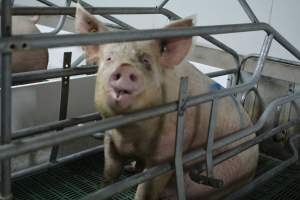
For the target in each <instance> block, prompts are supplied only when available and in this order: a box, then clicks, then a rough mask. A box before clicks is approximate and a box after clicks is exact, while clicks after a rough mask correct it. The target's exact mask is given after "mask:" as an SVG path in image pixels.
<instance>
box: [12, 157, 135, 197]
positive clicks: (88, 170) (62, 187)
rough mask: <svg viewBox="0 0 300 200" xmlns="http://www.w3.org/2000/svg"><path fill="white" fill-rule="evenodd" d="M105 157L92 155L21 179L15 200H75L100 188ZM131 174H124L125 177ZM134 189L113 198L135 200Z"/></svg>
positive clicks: (18, 181) (17, 185) (14, 189)
mask: <svg viewBox="0 0 300 200" xmlns="http://www.w3.org/2000/svg"><path fill="white" fill-rule="evenodd" d="M102 172H103V155H101V154H98V155H93V156H89V157H87V158H84V159H81V160H77V161H74V162H71V163H68V164H67V165H64V166H59V167H55V168H52V169H50V170H47V171H45V172H41V173H38V174H35V175H32V176H28V177H24V178H20V179H18V180H16V181H15V182H14V183H13V193H14V197H15V200H75V199H80V198H82V197H83V196H85V195H86V194H89V193H91V192H94V191H96V190H98V189H100V188H101V182H102V180H103V176H102V174H101V173H102ZM129 175H130V174H128V173H127V174H123V175H122V178H125V177H127V176H129ZM134 193H135V188H132V189H129V190H128V191H126V192H123V193H121V194H118V195H115V196H114V197H113V199H118V200H129V199H133V196H134Z"/></svg>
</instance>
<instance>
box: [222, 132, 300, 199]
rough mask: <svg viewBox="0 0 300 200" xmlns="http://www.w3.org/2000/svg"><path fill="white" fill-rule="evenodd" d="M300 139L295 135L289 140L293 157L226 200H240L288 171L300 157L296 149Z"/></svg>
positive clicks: (298, 135) (299, 135)
mask: <svg viewBox="0 0 300 200" xmlns="http://www.w3.org/2000/svg"><path fill="white" fill-rule="evenodd" d="M299 137H300V134H297V135H294V136H292V137H291V138H290V139H289V146H290V148H291V151H292V157H290V158H289V159H287V160H286V161H283V162H282V163H281V164H280V165H278V166H276V167H274V168H273V169H271V170H269V171H267V172H265V173H264V174H263V175H261V176H259V177H257V178H255V179H254V180H253V181H251V182H250V183H249V184H248V185H246V186H244V187H242V188H241V189H240V190H238V191H237V192H234V193H232V194H231V195H230V196H229V197H227V198H226V199H225V200H232V199H240V197H241V196H242V194H246V193H248V192H249V191H251V190H253V189H254V188H255V187H256V186H258V185H260V184H261V183H263V182H265V181H267V180H269V179H270V178H272V177H274V176H276V175H277V174H278V173H279V172H281V171H282V170H284V169H286V168H287V167H288V166H290V165H292V164H293V163H295V162H296V161H298V158H299V155H298V149H297V148H296V147H295V144H294V141H295V140H296V139H298V138H299Z"/></svg>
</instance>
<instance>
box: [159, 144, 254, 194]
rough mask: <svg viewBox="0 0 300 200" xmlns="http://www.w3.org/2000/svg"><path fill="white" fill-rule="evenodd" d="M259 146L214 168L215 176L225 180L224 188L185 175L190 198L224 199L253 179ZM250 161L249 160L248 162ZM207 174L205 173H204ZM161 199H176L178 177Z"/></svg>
mask: <svg viewBox="0 0 300 200" xmlns="http://www.w3.org/2000/svg"><path fill="white" fill-rule="evenodd" d="M256 152H257V146H255V147H252V148H251V149H248V150H247V151H244V152H243V153H241V154H239V155H237V156H234V157H232V158H231V159H228V160H226V161H224V162H222V163H220V164H219V165H217V166H215V168H214V176H215V178H218V179H222V180H223V181H224V184H225V186H224V188H222V189H214V188H212V187H209V186H206V185H203V184H198V183H195V182H194V181H192V180H191V179H190V177H189V175H188V174H187V173H186V174H185V177H184V183H185V184H184V185H185V192H186V196H187V199H188V200H194V199H195V200H196V199H197V200H199V199H202V198H203V199H205V200H215V199H222V198H223V197H224V196H225V195H227V194H228V193H230V192H231V191H232V190H235V189H238V188H239V187H241V186H242V185H244V184H246V183H247V182H249V181H250V180H251V178H252V177H253V175H254V173H255V168H256V165H257V156H256ZM247 161H248V162H247ZM203 175H205V174H203ZM160 199H161V200H176V199H177V194H176V179H175V174H174V178H173V179H172V180H171V181H170V182H169V184H168V186H167V188H166V189H165V190H164V192H163V194H162V195H161V198H160Z"/></svg>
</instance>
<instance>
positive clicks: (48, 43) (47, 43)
mask: <svg viewBox="0 0 300 200" xmlns="http://www.w3.org/2000/svg"><path fill="white" fill-rule="evenodd" d="M268 28H269V25H268V24H265V23H258V24H252V23H250V24H249V23H248V24H232V25H217V26H195V27H190V28H169V29H148V30H128V31H121V32H120V31H116V32H104V33H86V34H68V35H52V36H50V35H44V36H43V35H41V36H35V35H22V36H13V37H10V38H2V39H1V40H0V51H16V50H32V49H39V48H53V47H65V46H79V45H91V44H106V43H112V42H128V41H141V40H152V39H163V38H172V37H173V38H174V37H191V36H197V35H207V34H226V33H236V32H247V31H260V30H268ZM298 53H299V52H298ZM299 58H300V53H299Z"/></svg>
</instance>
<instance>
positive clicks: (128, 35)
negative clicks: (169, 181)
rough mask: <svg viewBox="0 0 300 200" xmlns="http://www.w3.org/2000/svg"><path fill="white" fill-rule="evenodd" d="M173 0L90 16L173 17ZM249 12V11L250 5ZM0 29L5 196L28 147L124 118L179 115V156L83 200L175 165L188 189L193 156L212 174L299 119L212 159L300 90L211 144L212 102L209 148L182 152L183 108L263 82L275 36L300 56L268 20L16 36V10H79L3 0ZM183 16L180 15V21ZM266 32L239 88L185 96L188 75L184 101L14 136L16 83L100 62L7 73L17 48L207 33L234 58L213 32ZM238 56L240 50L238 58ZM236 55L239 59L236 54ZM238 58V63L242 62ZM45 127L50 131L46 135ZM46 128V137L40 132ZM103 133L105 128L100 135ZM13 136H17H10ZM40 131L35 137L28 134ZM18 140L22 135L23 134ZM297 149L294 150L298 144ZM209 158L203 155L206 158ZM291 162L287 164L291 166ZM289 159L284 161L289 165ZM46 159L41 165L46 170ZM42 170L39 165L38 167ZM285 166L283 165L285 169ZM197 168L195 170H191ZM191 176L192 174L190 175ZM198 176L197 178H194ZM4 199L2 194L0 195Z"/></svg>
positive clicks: (108, 194) (65, 12)
mask: <svg viewBox="0 0 300 200" xmlns="http://www.w3.org/2000/svg"><path fill="white" fill-rule="evenodd" d="M167 2H168V1H164V2H163V3H162V4H161V5H160V6H159V7H156V8H87V9H88V10H89V11H90V12H92V13H93V14H100V15H110V14H163V15H165V16H167V17H168V18H170V19H174V16H176V15H175V14H174V13H172V12H171V11H169V10H167V9H165V8H163V6H164V4H165V3H167ZM240 2H242V3H243V2H244V3H245V1H243V0H241V1H240ZM243 5H244V6H243V8H244V9H246V10H249V9H250V7H249V6H246V4H243ZM250 10H251V9H250ZM1 13H2V18H1V26H2V29H1V30H2V33H1V34H2V38H1V40H0V52H1V65H2V67H1V75H2V76H1V100H2V101H1V146H0V160H1V166H2V167H1V175H2V176H1V181H2V183H1V186H0V189H1V195H2V196H3V197H2V199H10V198H11V173H10V158H12V157H14V156H17V155H20V154H24V153H27V152H30V151H34V150H37V149H40V148H44V147H49V146H54V145H58V144H60V143H62V142H66V141H70V140H73V139H76V138H79V137H82V136H88V135H92V134H94V133H96V132H97V133H98V132H103V131H105V130H108V129H112V128H116V127H119V126H122V125H124V124H127V123H131V122H136V121H141V120H145V119H148V118H151V117H156V116H159V115H162V114H166V113H170V112H176V111H177V113H178V124H177V126H178V127H177V134H176V150H175V152H176V156H175V169H174V168H173V165H172V162H170V163H165V164H162V165H159V166H155V167H153V168H150V169H148V170H147V171H144V172H141V173H139V174H136V175H133V176H131V177H129V178H127V179H125V180H123V181H120V182H117V183H115V184H113V185H110V186H108V187H105V188H103V189H101V190H99V191H96V192H94V193H92V194H90V195H88V196H87V197H86V198H84V199H86V200H87V199H90V200H91V199H105V198H109V197H111V196H112V195H113V194H115V193H117V192H121V191H123V190H125V189H127V188H129V187H131V186H133V185H136V184H139V183H141V182H144V181H147V180H150V179H151V178H154V177H156V176H159V175H162V174H163V173H166V172H168V171H171V170H175V172H176V176H177V188H178V189H179V190H182V188H183V187H182V186H183V179H182V173H183V165H184V163H187V162H189V161H192V160H195V159H196V158H197V159H198V158H203V159H204V160H206V163H202V164H200V165H198V166H197V167H198V168H199V169H200V170H208V172H212V168H213V166H214V165H216V164H218V163H220V162H222V161H224V160H225V159H228V158H230V157H232V156H234V155H236V154H238V153H240V152H241V151H243V150H245V149H247V148H249V147H251V146H253V145H255V144H257V143H259V142H261V141H262V140H264V139H265V138H268V137H271V136H272V135H274V134H276V133H278V132H280V131H282V130H284V129H287V128H289V127H291V126H294V125H296V124H298V123H299V122H300V118H299V117H298V118H296V119H292V120H290V121H289V122H288V123H286V124H282V125H278V126H277V127H275V128H273V129H272V130H270V131H268V132H266V133H265V134H262V135H260V136H258V137H256V138H254V139H252V140H250V141H248V142H246V143H244V144H241V145H239V146H237V147H235V148H233V149H231V150H229V151H226V152H224V153H222V154H219V155H218V156H216V157H215V158H213V157H212V151H214V150H216V149H219V148H222V147H224V146H226V145H228V144H230V143H232V142H235V141H237V140H239V139H241V138H243V137H246V136H248V135H250V134H252V133H253V132H256V131H257V130H259V129H261V128H262V126H263V125H264V123H265V121H266V119H267V118H268V116H269V114H270V113H271V112H272V110H273V109H274V108H276V107H278V106H280V105H283V104H286V103H290V102H293V101H295V100H296V99H299V98H300V94H299V93H296V94H293V95H289V96H287V97H282V98H278V99H276V100H275V101H273V102H272V103H270V104H269V105H268V106H267V108H266V110H265V111H264V112H263V114H262V115H261V117H260V118H259V120H258V121H257V123H256V124H255V125H254V126H253V127H250V128H245V129H242V130H240V131H236V132H233V133H232V134H230V135H228V136H226V137H224V138H222V139H219V140H217V141H215V142H213V132H214V126H215V123H216V121H215V120H214V118H215V117H214V116H215V112H214V109H215V106H212V112H211V123H210V130H209V133H210V134H209V139H208V140H209V141H211V142H210V143H209V145H208V147H207V149H204V148H200V149H197V150H194V151H192V152H189V153H188V154H186V155H182V151H181V148H180V147H181V142H182V132H183V126H184V125H183V122H184V120H183V119H184V111H185V109H186V108H188V107H191V106H196V105H199V104H201V103H206V102H214V103H213V105H217V102H218V100H219V99H221V98H223V97H226V96H231V95H234V94H236V93H239V92H244V91H247V90H249V89H251V88H252V87H253V86H254V85H255V84H256V83H257V81H258V80H259V78H260V74H261V71H262V69H263V66H264V62H265V60H266V58H267V54H268V51H269V48H270V46H271V43H272V40H273V39H275V40H277V41H278V42H279V43H280V44H281V45H282V46H283V47H284V48H286V49H287V50H288V51H289V52H290V53H291V54H293V55H294V56H295V57H296V58H298V59H300V52H299V51H298V50H297V49H296V48H295V47H294V46H293V45H292V44H290V43H289V42H288V41H287V40H286V39H285V38H284V37H283V36H281V35H280V34H279V33H278V32H277V31H276V30H275V29H273V28H272V27H271V26H270V25H268V24H265V23H259V22H258V20H255V18H253V16H252V18H253V20H252V21H253V22H255V23H249V24H233V25H217V26H202V27H201V26H199V27H192V28H177V29H164V30H162V29H151V30H128V31H125V32H124V31H123V32H121V33H120V32H112V33H109V34H107V33H89V34H74V35H39V36H36V35H24V36H11V14H13V15H29V14H33V13H34V14H42V15H74V13H75V9H74V8H63V7H59V8H54V7H50V8H48V7H47V8H33V7H19V8H11V5H10V1H5V0H2V7H1ZM248 15H250V16H251V15H254V14H253V12H252V14H251V12H248ZM175 19H178V18H175ZM261 30H262V31H265V32H266V33H267V36H266V39H265V41H264V43H263V45H262V49H261V52H260V54H259V59H258V62H257V65H256V70H255V72H254V74H253V76H252V79H251V80H250V81H249V82H248V83H245V84H241V85H238V86H236V87H234V88H227V89H223V90H220V91H212V92H210V93H207V94H202V95H198V96H193V97H189V98H187V97H186V94H185V93H186V87H187V80H186V79H183V80H182V81H181V87H180V91H179V94H180V95H179V97H180V99H179V100H178V101H175V102H170V103H167V104H165V105H161V106H158V107H154V108H151V109H146V110H142V111H137V112H134V113H130V114H126V115H124V116H116V117H111V118H108V119H103V120H100V121H96V122H91V123H89V124H86V125H85V126H83V127H71V128H68V129H65V130H60V131H56V132H49V131H51V130H56V129H59V128H65V127H68V126H72V125H76V124H77V123H82V122H88V121H94V120H99V117H98V116H96V115H95V114H92V115H89V116H83V117H80V118H79V119H77V120H72V119H65V120H62V121H59V122H53V123H50V124H45V125H41V126H38V127H33V128H28V129H26V130H20V131H17V132H16V133H14V134H12V131H11V83H12V81H13V84H20V83H24V82H26V81H38V80H44V79H46V78H54V77H63V76H72V75H78V74H90V73H95V71H96V67H95V66H94V67H92V66H91V67H89V68H82V69H81V68H78V69H64V70H49V71H38V72H29V73H21V74H15V75H13V76H11V72H10V62H11V52H12V51H19V50H21V51H22V50H32V49H38V48H50V47H62V46H77V45H87V44H95V43H99V44H105V43H110V42H125V41H140V40H150V39H160V38H166V37H178V36H181V37H187V36H199V35H200V36H203V37H204V38H206V39H208V40H210V41H212V43H215V44H216V45H219V46H222V47H224V49H225V50H226V49H227V50H228V51H227V52H228V53H231V55H233V57H236V55H237V54H236V53H235V51H234V50H231V49H228V48H227V46H226V45H223V44H222V43H220V42H218V41H217V40H215V39H214V38H212V37H211V36H210V35H211V34H221V33H223V34H225V33H235V32H246V31H261ZM235 54H236V55H235ZM237 57H238V56H237ZM238 63H239V61H238ZM236 70H239V69H238V68H237V69H234V70H231V71H229V70H228V71H227V72H217V73H214V74H211V76H217V75H220V74H226V73H233V72H236ZM45 131H47V132H46V133H44V132H45ZM41 133H43V134H41ZM103 134H105V133H103ZM13 135H15V136H13ZM30 135H36V136H35V137H33V138H29V137H25V139H22V137H24V136H30ZM11 137H15V138H18V140H17V141H11ZM20 138H21V139H20ZM294 150H295V149H294ZM205 158H206V159H205ZM297 159H298V154H296V153H295V152H294V157H293V159H292V161H293V162H294V161H295V160H297ZM292 161H289V162H288V164H291V163H292ZM288 164H284V166H285V167H286V166H288ZM49 166H51V164H48V165H47V166H44V167H49ZM41 168H42V167H41ZM280 169H282V167H281V168H280ZM191 173H192V172H191ZM209 175H210V176H209V178H212V177H213V174H212V173H209ZM191 176H193V175H192V174H191ZM193 177H194V178H197V177H195V176H193ZM0 199H1V198H0ZM179 199H185V194H184V191H183V190H182V193H181V194H180V195H179Z"/></svg>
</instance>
